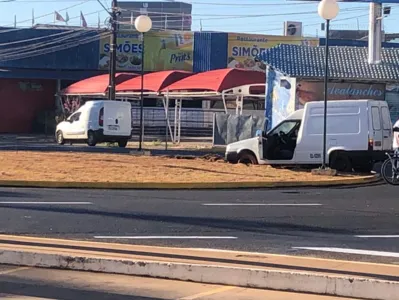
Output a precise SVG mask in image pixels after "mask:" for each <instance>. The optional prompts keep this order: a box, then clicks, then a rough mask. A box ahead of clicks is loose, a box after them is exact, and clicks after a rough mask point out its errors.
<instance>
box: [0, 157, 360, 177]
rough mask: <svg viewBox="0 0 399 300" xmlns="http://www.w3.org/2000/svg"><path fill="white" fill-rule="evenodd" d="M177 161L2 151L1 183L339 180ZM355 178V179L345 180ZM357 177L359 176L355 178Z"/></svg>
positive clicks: (220, 162)
mask: <svg viewBox="0 0 399 300" xmlns="http://www.w3.org/2000/svg"><path fill="white" fill-rule="evenodd" d="M214 160H215V159H214V158H213V159H212V158H211V159H210V158H209V157H208V158H196V159H181V158H180V159H178V158H168V157H154V156H133V155H118V154H93V153H74V152H69V153H64V152H63V153H59V152H57V153H54V152H53V153H51V152H50V153H43V152H24V151H16V152H8V151H4V152H0V180H31V181H68V182H158V183H161V182H163V183H169V182H170V183H172V182H176V183H183V182H190V183H192V182H255V181H262V182H287V181H298V180H301V181H314V180H332V181H334V180H338V179H342V177H341V176H336V177H324V176H317V175H312V174H311V173H310V172H309V171H299V170H297V171H295V170H286V169H274V168H271V167H269V166H246V165H240V164H236V165H233V164H228V163H225V162H224V161H223V160H217V161H214ZM349 177H356V176H349ZM357 177H359V176H357Z"/></svg>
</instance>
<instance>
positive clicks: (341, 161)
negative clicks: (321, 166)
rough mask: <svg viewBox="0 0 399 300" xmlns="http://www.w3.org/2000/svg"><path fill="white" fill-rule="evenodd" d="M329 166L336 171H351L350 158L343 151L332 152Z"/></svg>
mask: <svg viewBox="0 0 399 300" xmlns="http://www.w3.org/2000/svg"><path fill="white" fill-rule="evenodd" d="M330 167H331V169H334V170H337V171H338V172H352V163H351V160H350V159H349V157H348V155H346V154H345V153H333V154H332V155H331V163H330Z"/></svg>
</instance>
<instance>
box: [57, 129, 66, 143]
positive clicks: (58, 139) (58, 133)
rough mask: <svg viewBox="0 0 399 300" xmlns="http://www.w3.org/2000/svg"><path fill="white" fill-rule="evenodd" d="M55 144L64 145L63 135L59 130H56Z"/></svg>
mask: <svg viewBox="0 0 399 300" xmlns="http://www.w3.org/2000/svg"><path fill="white" fill-rule="evenodd" d="M57 144H58V145H64V144H65V139H64V135H63V134H62V131H61V130H60V131H58V132H57Z"/></svg>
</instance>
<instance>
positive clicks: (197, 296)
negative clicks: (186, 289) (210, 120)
mask: <svg viewBox="0 0 399 300" xmlns="http://www.w3.org/2000/svg"><path fill="white" fill-rule="evenodd" d="M236 288H237V287H235V286H223V287H220V288H217V289H214V290H210V291H207V292H203V293H199V294H195V295H192V296H188V297H183V298H180V299H179V300H195V299H200V298H203V297H205V296H211V295H215V294H220V293H223V292H226V291H230V290H233V289H236Z"/></svg>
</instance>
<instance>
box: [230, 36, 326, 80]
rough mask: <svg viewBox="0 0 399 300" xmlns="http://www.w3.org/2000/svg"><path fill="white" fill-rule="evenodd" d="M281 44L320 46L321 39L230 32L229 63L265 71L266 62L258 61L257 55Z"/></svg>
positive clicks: (231, 65) (237, 66)
mask: <svg viewBox="0 0 399 300" xmlns="http://www.w3.org/2000/svg"><path fill="white" fill-rule="evenodd" d="M279 44H295V45H309V46H318V45H319V40H318V39H316V38H303V37H293V36H276V35H255V34H239V33H229V41H228V62H227V65H228V67H229V68H245V69H252V70H257V71H263V72H265V71H266V66H265V64H264V63H262V62H256V61H255V57H256V56H257V55H259V54H260V53H262V52H263V51H265V50H266V49H269V48H272V47H275V46H277V45H279Z"/></svg>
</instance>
